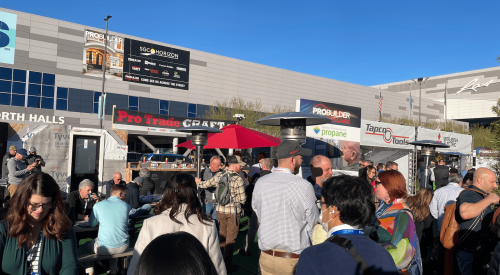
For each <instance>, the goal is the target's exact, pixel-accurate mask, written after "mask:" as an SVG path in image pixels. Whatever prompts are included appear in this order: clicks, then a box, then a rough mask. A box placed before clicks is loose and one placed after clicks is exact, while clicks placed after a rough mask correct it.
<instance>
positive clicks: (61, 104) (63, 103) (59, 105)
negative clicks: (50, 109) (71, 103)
mask: <svg viewBox="0 0 500 275" xmlns="http://www.w3.org/2000/svg"><path fill="white" fill-rule="evenodd" d="M58 94H59V92H58ZM56 110H59V111H67V110H68V101H67V100H66V99H57V102H56Z"/></svg>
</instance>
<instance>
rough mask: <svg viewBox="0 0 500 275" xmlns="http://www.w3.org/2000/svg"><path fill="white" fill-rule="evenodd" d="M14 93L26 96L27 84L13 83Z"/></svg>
mask: <svg viewBox="0 0 500 275" xmlns="http://www.w3.org/2000/svg"><path fill="white" fill-rule="evenodd" d="M12 93H13V94H20V95H24V94H25V93H26V83H22V82H12Z"/></svg>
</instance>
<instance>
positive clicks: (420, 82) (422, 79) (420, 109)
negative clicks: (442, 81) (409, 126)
mask: <svg viewBox="0 0 500 275" xmlns="http://www.w3.org/2000/svg"><path fill="white" fill-rule="evenodd" d="M427 79H429V77H426V78H425V79H424V78H423V77H419V78H418V79H417V81H418V85H419V86H420V94H419V97H418V124H419V125H420V123H421V120H420V114H421V113H422V82H423V84H425V81H427ZM411 80H413V82H415V84H417V81H415V79H413V78H412V79H411Z"/></svg>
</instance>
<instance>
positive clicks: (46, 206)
mask: <svg viewBox="0 0 500 275" xmlns="http://www.w3.org/2000/svg"><path fill="white" fill-rule="evenodd" d="M53 206H54V203H53V202H51V203H45V204H33V203H31V202H28V207H29V208H30V210H32V211H36V210H38V208H40V207H42V209H43V210H47V209H51V208H52V207H53Z"/></svg>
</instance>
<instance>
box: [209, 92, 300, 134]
mask: <svg viewBox="0 0 500 275" xmlns="http://www.w3.org/2000/svg"><path fill="white" fill-rule="evenodd" d="M294 111H295V110H294V109H293V108H292V107H287V106H282V105H279V104H275V105H274V106H273V107H271V108H270V109H266V108H264V106H263V105H262V102H261V101H260V100H259V99H256V100H255V101H254V102H252V101H245V100H243V99H242V98H241V97H233V98H231V99H227V100H225V101H215V106H214V107H211V108H210V109H209V110H207V111H206V112H205V115H204V118H206V119H214V120H235V118H234V117H233V116H234V115H235V114H244V115H245V119H243V120H242V121H241V125H242V126H244V127H246V128H250V129H253V130H256V131H259V132H262V133H265V134H268V135H272V136H275V137H280V128H279V127H276V126H262V125H259V124H257V123H255V122H256V121H257V120H259V119H261V118H264V117H266V116H270V115H273V114H281V113H285V112H294Z"/></svg>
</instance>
